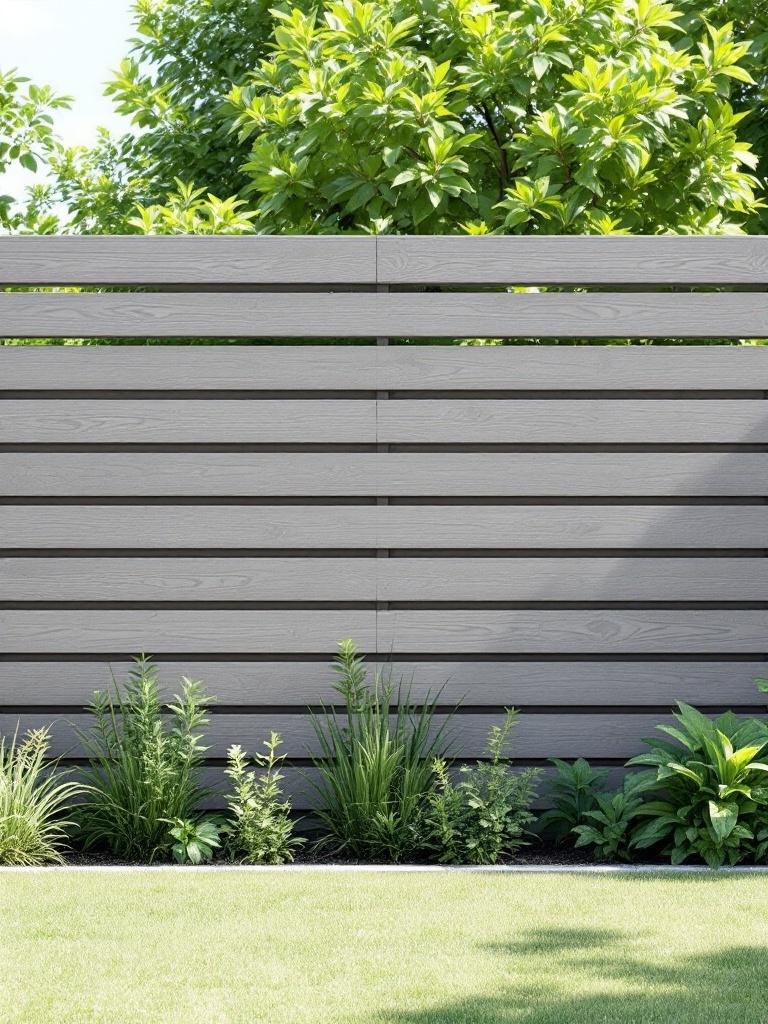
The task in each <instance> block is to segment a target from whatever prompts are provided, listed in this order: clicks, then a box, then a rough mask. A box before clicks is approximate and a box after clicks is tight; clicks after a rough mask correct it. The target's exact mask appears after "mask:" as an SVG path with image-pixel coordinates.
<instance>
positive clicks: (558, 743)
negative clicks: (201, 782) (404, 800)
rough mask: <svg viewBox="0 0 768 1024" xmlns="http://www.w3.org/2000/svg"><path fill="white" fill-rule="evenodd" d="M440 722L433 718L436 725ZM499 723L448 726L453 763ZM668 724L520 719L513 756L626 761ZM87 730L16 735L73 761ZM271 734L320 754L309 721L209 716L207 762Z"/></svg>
mask: <svg viewBox="0 0 768 1024" xmlns="http://www.w3.org/2000/svg"><path fill="white" fill-rule="evenodd" d="M442 720H443V718H442V716H438V718H437V721H436V724H439V723H440V722H441V721H442ZM499 721H500V716H499V715H497V714H496V715H488V714H478V715H473V714H468V715H461V716H460V717H456V718H454V720H453V730H452V734H453V736H454V743H453V745H452V752H453V754H454V756H457V757H468V758H474V757H480V756H481V755H482V754H483V751H484V750H485V746H486V743H487V739H488V730H489V729H490V727H491V726H492V725H494V724H498V722H499ZM662 722H663V723H667V724H672V722H673V720H672V718H671V716H668V715H643V714H633V715H622V714H599V715H574V714H570V715H569V714H563V715H557V714H548V715H535V714H529V715H525V716H524V717H523V718H521V720H520V723H519V725H518V727H517V729H516V731H515V756H516V757H518V758H544V757H564V758H572V757H581V756H584V753H585V751H586V752H588V754H589V756H590V757H620V758H628V757H630V756H631V755H632V754H636V753H640V751H641V750H642V749H643V748H642V744H641V740H642V737H644V736H651V735H653V734H654V731H655V727H656V726H657V725H659V724H661V723H662ZM15 724H16V719H15V718H12V717H11V716H9V715H0V733H4V734H7V733H8V732H9V731H11V732H12V731H13V728H14V727H15ZM89 724H90V718H89V716H88V715H72V716H71V717H68V719H67V720H66V721H65V720H63V719H62V718H60V717H57V716H51V715H48V716H45V715H22V716H20V730H21V731H24V730H26V729H28V728H40V727H42V726H43V725H50V726H51V732H52V737H51V738H52V743H51V751H52V753H53V754H54V755H58V754H65V753H66V754H67V756H70V757H75V756H78V754H79V753H80V748H79V745H78V743H77V739H76V736H75V734H74V730H73V726H79V727H80V728H85V727H87V726H88V725H89ZM271 729H274V730H275V731H276V732H279V733H280V735H281V736H282V737H283V741H284V745H283V747H281V751H282V752H284V753H285V754H286V756H287V757H289V758H290V757H306V756H307V754H308V753H310V754H319V753H320V749H319V745H318V742H317V739H316V736H315V732H314V729H313V727H312V722H311V719H310V717H309V716H308V715H301V714H297V715H285V714H268V715H258V714H255V715H227V714H216V715H212V716H211V721H210V725H209V726H208V727H207V729H206V734H205V735H206V743H207V744H209V745H210V747H211V749H210V750H209V751H208V756H209V757H224V756H226V751H227V748H228V747H229V746H230V745H231V744H233V743H240V744H241V745H242V746H243V747H245V748H246V749H248V750H252V749H253V748H254V747H256V746H257V745H259V744H260V743H261V741H262V740H263V739H266V738H268V737H269V733H270V730H271Z"/></svg>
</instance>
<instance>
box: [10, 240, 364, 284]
mask: <svg viewBox="0 0 768 1024" xmlns="http://www.w3.org/2000/svg"><path fill="white" fill-rule="evenodd" d="M375 281H376V240H375V238H373V237H363V236H357V237H356V236H353V235H348V236H346V237H344V238H341V237H338V236H337V237H330V236H327V235H326V236H317V235H312V236H302V235H286V236H274V235H270V236H264V235H261V236H259V235H253V236H247V237H227V236H223V235H219V236H211V237H203V236H176V237H174V238H167V237H162V236H159V235H158V236H148V237H142V236H133V235H130V236H119V235H117V236H115V235H112V236H99V235H90V236H83V237H74V236H73V237H63V236H59V237H57V236H50V235H49V236H46V237H45V238H36V237H33V236H29V237H11V238H3V239H0V283H2V284H3V285H23V284H30V285H31V284H37V285H43V284H60V285H76V284H81V285H88V284H103V285H149V284H186V285H194V284H197V285H204V284H230V285H242V284H296V283H298V284H311V283H320V284H338V283H368V284H374V283H375Z"/></svg>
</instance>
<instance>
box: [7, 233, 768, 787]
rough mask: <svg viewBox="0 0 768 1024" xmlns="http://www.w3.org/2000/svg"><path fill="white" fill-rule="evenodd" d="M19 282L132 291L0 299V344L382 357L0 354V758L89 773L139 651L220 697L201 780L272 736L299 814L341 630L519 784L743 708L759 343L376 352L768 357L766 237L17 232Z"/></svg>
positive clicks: (764, 508)
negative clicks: (282, 754) (717, 340)
mask: <svg viewBox="0 0 768 1024" xmlns="http://www.w3.org/2000/svg"><path fill="white" fill-rule="evenodd" d="M0 280H1V282H2V284H3V285H4V286H6V287H14V288H15V287H19V286H27V285H28V286H46V285H84V286H85V285H91V286H105V287H115V286H121V287H132V286H141V287H142V288H143V289H144V290H142V292H138V293H137V292H121V293H114V292H111V293H110V292H97V293H88V294H60V293H57V292H53V293H34V292H33V293H30V292H7V293H5V294H0V334H2V335H3V336H5V337H14V338H19V337H29V338H35V337H46V336H51V337H72V336H75V337H100V336H114V337H136V336H143V335H151V336H152V337H163V336H164V337H168V338H174V337H183V336H194V337H197V336H211V337H212V336H225V337H229V336H232V337H235V336H241V337H251V338H269V339H272V338H276V337H284V338H286V339H290V338H299V337H300V338H302V339H305V338H308V337H309V338H312V337H314V338H323V337H333V338H336V337H338V338H347V337H348V338H357V339H360V340H362V341H363V344H358V345H354V346H346V345H345V346H342V345H328V344H317V345H306V344H302V345H301V346H292V345H291V344H290V343H285V344H279V345H265V346H261V345H257V346H205V345H195V346H192V347H179V346H163V347H156V346H150V347H141V346H114V347H113V346H105V347H85V348H82V347H74V346H67V347H58V348H57V347H34V346H32V347H28V346H14V347H0V732H7V731H9V730H12V729H13V728H14V726H15V724H16V722H17V720H20V721H21V723H22V725H23V726H24V727H26V726H31V725H39V724H43V723H48V722H52V723H53V724H54V738H55V750H56V752H57V753H61V754H64V755H66V756H67V757H68V758H72V759H75V760H76V759H77V758H78V757H79V756H80V751H79V749H78V747H77V742H76V738H75V733H74V732H73V724H75V725H83V724H85V723H86V722H87V718H84V717H83V710H82V709H83V705H84V704H85V703H86V702H87V701H88V700H89V698H90V697H91V696H92V694H93V691H94V690H95V689H98V688H103V687H104V686H105V685H107V684H108V683H109V679H110V669H109V665H110V664H111V666H112V669H113V670H114V671H115V673H116V674H117V675H118V676H120V675H122V674H124V672H125V671H126V668H127V665H128V660H129V658H130V656H131V655H132V654H134V653H137V652H138V651H140V650H145V651H148V652H150V653H152V654H154V655H155V656H156V657H157V659H158V661H159V663H160V664H161V666H162V677H163V682H164V686H165V687H166V692H167V693H168V694H169V695H170V694H172V693H173V692H174V690H175V689H176V688H177V686H178V680H179V678H180V676H181V675H188V676H193V677H197V678H201V679H203V680H204V681H205V683H206V684H207V687H208V689H209V690H210V692H212V693H215V694H216V695H217V696H218V702H217V704H216V706H215V709H214V712H213V714H212V722H211V727H210V732H209V742H210V743H211V751H210V757H211V764H210V767H209V769H208V772H209V775H208V778H209V779H210V780H219V781H220V780H221V775H220V763H219V762H220V761H221V759H222V758H223V757H224V756H225V754H226V748H227V746H228V745H229V744H231V743H235V742H239V743H242V744H243V745H244V746H246V747H247V748H248V749H251V750H252V749H254V748H257V747H258V746H259V745H260V743H261V742H262V740H263V739H264V738H266V737H267V736H268V734H269V731H270V729H273V728H276V729H279V730H280V731H281V732H282V734H283V737H284V740H285V747H284V749H285V751H286V753H287V754H288V756H289V758H290V761H291V765H292V767H291V768H290V769H289V774H288V788H289V790H290V792H291V793H292V795H293V797H294V799H295V801H296V805H297V806H298V807H304V806H306V805H307V803H308V800H309V786H310V783H311V781H312V779H313V778H314V776H313V770H312V769H311V768H307V763H308V757H309V755H310V753H311V752H312V751H313V750H314V749H315V742H314V738H313V737H314V734H313V731H312V727H311V718H310V716H309V712H308V709H315V710H317V708H318V707H319V706H320V705H321V704H323V703H328V702H331V701H333V699H334V691H333V688H332V684H333V674H332V672H331V671H330V668H329V659H330V657H331V655H332V654H333V652H334V650H335V645H336V642H337V641H338V640H339V639H341V638H343V637H346V636H350V637H352V638H354V639H355V640H356V641H357V643H358V644H359V646H360V647H361V648H362V649H363V650H364V651H365V653H366V654H367V655H368V656H369V659H370V661H371V664H372V666H375V665H380V666H382V667H383V668H384V669H385V671H387V670H388V666H389V665H390V663H391V662H394V665H395V671H396V673H398V674H399V673H403V674H404V675H405V676H406V677H407V678H411V677H412V678H413V693H414V696H415V697H416V699H417V700H423V699H424V698H426V696H427V694H428V693H430V692H431V693H435V692H436V691H438V690H440V691H441V692H440V698H439V700H440V709H441V713H442V714H447V713H449V712H450V711H451V709H452V708H453V707H454V706H455V705H456V703H457V702H459V701H461V702H462V704H461V708H460V710H459V713H458V714H457V715H456V716H455V718H454V720H453V732H454V735H455V748H454V749H455V753H456V755H457V756H458V757H461V758H473V757H477V756H481V755H482V753H483V750H484V746H485V737H486V735H487V732H488V729H489V727H490V725H492V724H493V723H495V722H497V721H499V716H500V714H502V711H503V708H504V707H505V706H510V705H515V706H519V707H521V708H522V709H523V711H524V712H525V714H524V717H523V720H522V722H521V724H520V726H519V729H518V730H517V732H516V734H515V744H516V753H517V755H518V757H519V758H520V760H521V761H522V762H527V763H533V764H544V763H545V761H546V758H548V757H552V756H559V757H577V756H579V755H583V756H587V757H591V758H593V759H594V760H596V761H597V762H599V763H604V764H607V765H610V766H615V767H618V766H619V765H620V764H621V763H622V762H623V761H624V760H625V759H626V758H627V757H629V756H630V755H632V754H633V753H636V752H637V751H638V750H639V747H640V741H641V738H642V737H643V736H646V735H648V734H649V733H650V732H651V730H652V728H653V726H654V724H656V723H657V722H661V721H665V720H668V716H669V713H670V708H671V705H672V703H673V701H674V700H676V699H682V700H686V701H688V702H691V703H694V704H697V705H699V706H701V707H702V708H704V709H705V710H709V711H711V712H714V711H716V710H719V709H722V708H725V707H734V708H735V709H736V710H739V709H741V710H744V711H746V710H756V709H757V708H758V707H760V705H761V698H760V696H759V694H758V693H757V691H756V690H755V687H754V685H753V682H752V681H753V679H754V678H755V677H756V676H759V675H761V674H768V664H767V663H766V662H767V655H768V559H766V558H765V554H766V549H768V542H766V537H768V504H766V497H767V496H768V405H766V402H765V396H766V394H767V393H768V352H766V350H765V349H764V348H762V347H760V346H737V347H727V346H699V347H697V346H695V345H694V346H656V347H654V346H616V347H602V346H577V347H565V346H542V345H528V346H509V347H493V346H491V347H482V346H481V347H473V346H467V347H460V346H450V347H448V346H444V345H418V344H408V345H402V344H390V345H387V344H384V342H386V341H387V339H390V338H392V339H395V338H409V339H414V338H430V337H448V338H461V337H472V338H483V337H533V338H547V337H553V338H557V337H579V338H587V339H589V338H600V337H642V338H651V337H655V338H668V337H689V338H708V337H760V336H762V335H766V334H768V330H766V325H768V315H767V314H768V293H767V292H766V289H768V244H767V242H766V239H762V238H562V239H555V238H520V239H517V238H487V239H482V238H480V239H476V238H466V239H465V238H439V239H437V238H417V237H414V238H394V237H393V238H388V237H384V238H378V239H376V238H351V237H350V238H331V239H326V238H300V237H293V238H264V237H260V238H207V239H206V238H165V239H163V238H50V239H41V238H12V239H2V240H0ZM502 285H508V286H529V285H531V286H536V285H540V286H552V285H556V286H561V288H573V287H579V286H583V287H586V288H600V289H603V290H601V291H591V292H579V293H572V292H571V293H567V292H564V291H560V292H558V293H555V294H553V293H551V292H541V293H535V294H531V293H508V292H506V291H499V290H498V288H499V286H502ZM483 286H487V287H495V288H496V289H497V290H496V291H495V292H494V291H482V290H478V289H479V288H481V287H483ZM694 286H701V287H703V288H708V289H712V288H718V289H722V288H730V287H732V286H742V287H743V288H745V289H747V290H746V291H732V290H731V291H723V290H718V291H711V290H710V291H708V292H697V293H692V292H691V291H690V290H689V291H687V292H686V291H681V290H680V289H685V288H687V289H690V288H691V287H694ZM425 288H428V289H429V290H427V291H425V290H424V289H425ZM441 288H442V289H443V290H442V291H441V290H440V289H441ZM622 288H627V289H631V291H621V289H622ZM673 288H674V289H676V290H672V289H673ZM163 289H168V290H171V291H172V290H174V289H177V290H178V289H183V290H184V291H185V294H183V295H181V294H168V293H167V292H165V291H162V290H163ZM387 289H388V290H387ZM435 289H438V290H437V291H436V290H435ZM445 289H450V290H445ZM605 289H612V290H605ZM659 289H662V290H659ZM206 291H210V292H211V293H212V294H203V293H205V292H206ZM161 292H162V293H161ZM195 292H198V293H199V294H194V293H195ZM248 292H253V293H254V294H247V293H248ZM376 339H378V341H379V344H376ZM366 342H370V343H366Z"/></svg>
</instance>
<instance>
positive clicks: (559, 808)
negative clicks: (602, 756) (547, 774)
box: [539, 757, 609, 843]
mask: <svg viewBox="0 0 768 1024" xmlns="http://www.w3.org/2000/svg"><path fill="white" fill-rule="evenodd" d="M549 760H550V761H551V762H552V764H553V765H554V766H555V768H556V769H557V775H556V776H555V778H554V779H553V780H552V782H551V783H550V786H549V794H548V795H549V796H550V797H551V798H552V803H553V807H552V808H551V809H550V810H548V811H545V812H544V814H542V816H541V817H540V818H539V825H540V826H541V827H542V828H550V829H551V830H552V833H553V836H554V838H555V840H556V842H558V843H562V842H563V841H564V840H565V839H572V838H573V836H572V833H573V830H574V828H576V826H577V825H585V824H587V820H586V815H587V813H588V812H589V811H594V810H595V808H596V806H597V798H598V795H599V794H600V793H602V791H603V789H604V787H605V780H606V778H607V777H608V774H609V769H608V768H593V767H592V766H591V765H590V763H589V762H588V761H585V760H584V758H583V757H580V758H579V759H578V760H576V761H574V762H573V764H567V763H566V762H565V761H561V760H560V759H559V758H557V757H550V759H549Z"/></svg>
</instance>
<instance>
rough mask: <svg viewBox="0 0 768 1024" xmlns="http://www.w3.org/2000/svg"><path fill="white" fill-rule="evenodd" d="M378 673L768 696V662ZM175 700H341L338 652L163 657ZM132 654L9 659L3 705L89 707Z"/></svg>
mask: <svg viewBox="0 0 768 1024" xmlns="http://www.w3.org/2000/svg"><path fill="white" fill-rule="evenodd" d="M367 661H368V664H369V673H370V675H371V676H372V675H373V673H374V672H375V671H376V670H377V669H378V670H379V671H381V672H382V673H383V674H384V676H385V677H389V678H394V679H397V678H398V677H400V676H402V677H403V678H404V679H405V680H406V681H407V682H409V683H410V684H411V693H412V696H413V698H414V699H415V700H423V699H425V698H426V697H427V695H428V694H431V695H432V696H434V695H435V694H437V693H438V691H440V702H441V703H442V704H444V705H449V704H455V703H458V702H460V701H461V702H463V703H464V704H471V705H473V706H483V705H488V706H492V707H504V706H505V705H507V706H508V705H514V706H515V707H522V708H523V709H525V708H526V707H529V706H534V707H539V706H541V707H545V706H549V707H560V706H562V707H580V706H583V705H588V706H600V705H606V706H609V707H613V706H626V707H632V706H637V705H665V704H669V703H671V702H672V701H673V700H684V701H686V702H687V703H689V704H696V705H721V706H734V707H736V706H738V705H750V704H751V705H754V704H755V703H757V704H760V703H762V701H763V698H762V696H761V695H760V694H759V693H758V692H757V690H756V688H755V685H754V682H753V680H754V679H756V678H758V677H761V676H768V661H760V660H758V659H754V660H752V661H728V660H720V659H717V660H707V661H685V660H680V661H655V660H654V661H638V660H633V661H616V660H607V661H570V662H569V661H567V660H565V661H537V660H535V659H532V660H525V661H520V660H511V659H509V658H507V659H504V658H503V657H500V658H499V659H498V660H494V661H458V660H455V659H453V660H452V659H451V656H450V655H446V656H444V657H443V658H442V659H434V660H430V661H426V662H424V661H419V662H413V661H405V660H396V661H395V662H394V663H392V662H390V661H389V660H384V661H381V662H377V661H376V658H375V656H374V657H369V658H368V659H367ZM157 663H158V665H159V668H160V682H161V687H162V691H163V693H164V695H165V697H166V699H170V698H171V697H172V696H173V694H174V693H177V692H178V689H179V680H180V679H181V678H182V676H187V677H188V678H191V679H200V680H202V681H203V683H204V685H205V689H206V692H208V693H211V694H214V695H215V696H216V697H217V707H226V706H228V705H230V706H231V705H235V706H241V707H258V706H259V705H263V706H267V705H271V706H280V707H285V706H287V705H295V706H297V707H301V706H305V705H317V704H318V703H320V702H323V703H332V702H333V701H334V700H338V694H337V693H336V691H335V690H334V689H333V685H334V683H336V681H337V679H336V674H335V672H333V670H332V668H331V663H330V655H329V657H328V658H327V659H326V660H324V661H247V660H246V661H243V660H238V661H234V660H231V661H227V660H226V657H224V658H222V659H221V660H214V661H195V660H194V658H190V659H189V660H184V661H174V660H173V659H172V658H167V657H165V658H159V659H157ZM129 667H130V663H129V661H127V660H126V659H124V658H116V659H115V660H114V661H113V662H112V663H111V665H110V664H108V663H107V661H106V660H104V661H102V662H96V661H56V660H52V661H13V660H11V659H3V660H0V708H2V707H5V708H7V707H10V706H17V707H19V706H28V707H32V706H37V705H40V706H43V707H44V706H45V705H51V706H54V707H57V706H80V705H83V704H85V703H87V702H88V701H89V700H91V699H92V697H93V694H94V691H96V690H103V689H105V688H106V687H108V686H109V685H111V673H112V672H114V674H115V677H116V678H117V679H118V680H121V679H124V678H125V676H126V673H127V671H128V669H129Z"/></svg>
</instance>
